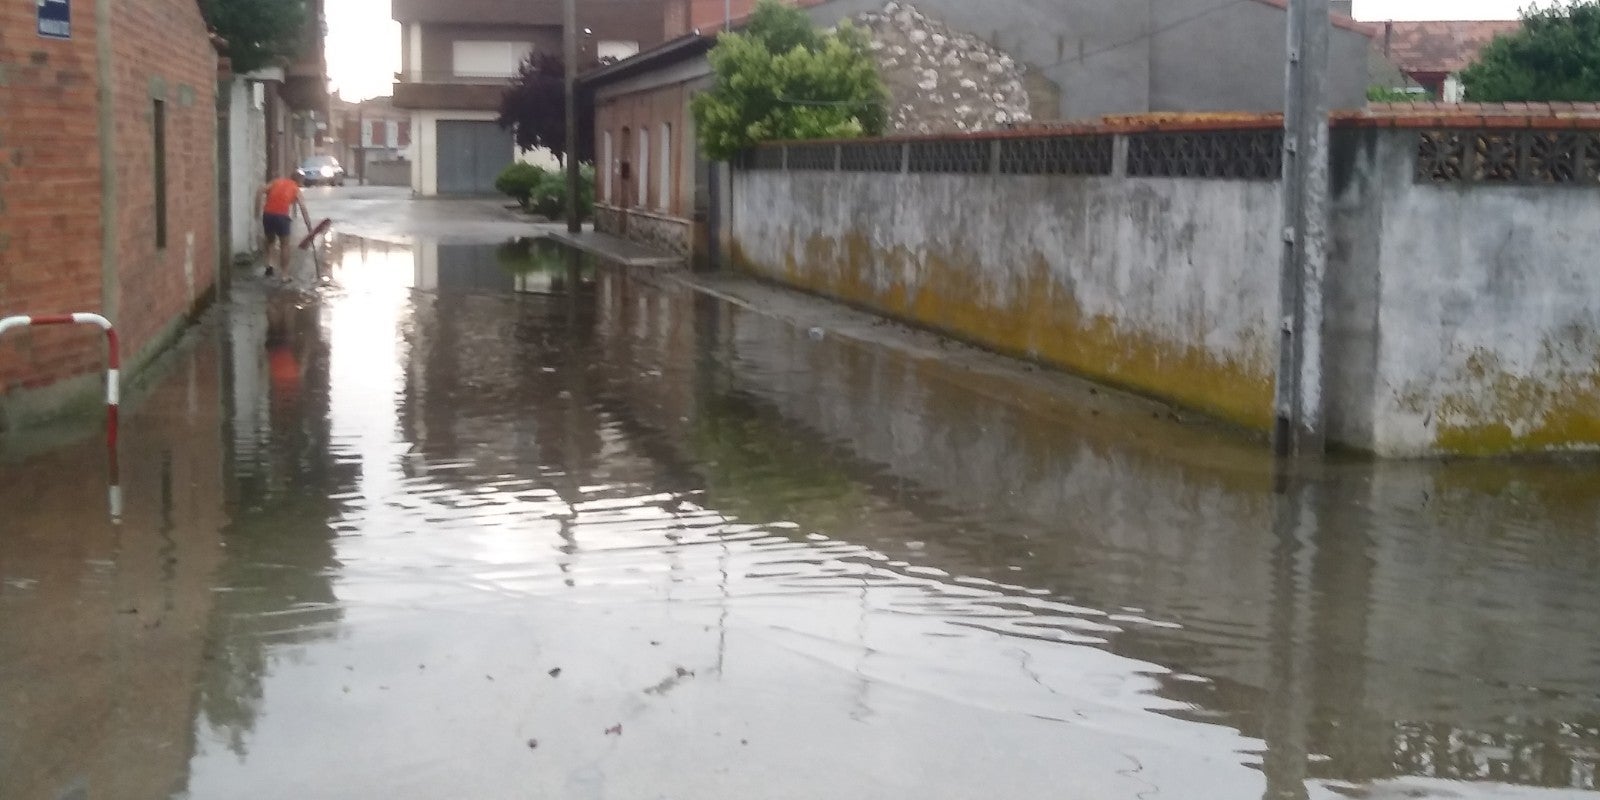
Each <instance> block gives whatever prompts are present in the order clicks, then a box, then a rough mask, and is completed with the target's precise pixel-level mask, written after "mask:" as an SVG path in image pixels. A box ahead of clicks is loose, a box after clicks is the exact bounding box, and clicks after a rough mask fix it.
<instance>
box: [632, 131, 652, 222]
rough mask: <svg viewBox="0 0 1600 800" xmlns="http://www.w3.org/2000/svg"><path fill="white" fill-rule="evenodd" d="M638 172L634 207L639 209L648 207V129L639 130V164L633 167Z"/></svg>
mask: <svg viewBox="0 0 1600 800" xmlns="http://www.w3.org/2000/svg"><path fill="white" fill-rule="evenodd" d="M635 169H637V170H638V171H639V196H638V197H637V198H635V202H634V205H636V206H638V207H639V208H649V207H650V129H649V128H646V127H643V126H641V127H640V128H639V164H638V166H637V167H635Z"/></svg>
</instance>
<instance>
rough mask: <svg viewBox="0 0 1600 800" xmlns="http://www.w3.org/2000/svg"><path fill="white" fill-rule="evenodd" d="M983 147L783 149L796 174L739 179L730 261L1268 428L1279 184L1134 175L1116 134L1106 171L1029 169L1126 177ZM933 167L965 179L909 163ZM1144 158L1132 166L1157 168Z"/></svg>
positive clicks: (763, 173)
mask: <svg viewBox="0 0 1600 800" xmlns="http://www.w3.org/2000/svg"><path fill="white" fill-rule="evenodd" d="M978 144H980V145H981V148H980V149H979V150H974V151H971V152H970V153H967V154H966V155H971V156H973V157H974V158H977V159H980V160H982V161H981V163H964V162H963V160H962V159H963V155H964V154H963V153H961V152H958V151H957V150H950V149H945V148H941V149H940V150H938V151H936V152H934V151H930V152H928V153H925V154H919V153H917V152H915V151H905V150H902V151H901V152H900V154H899V155H898V157H896V155H895V154H894V152H893V151H890V152H888V153H885V154H883V155H884V156H885V157H884V158H883V159H882V160H881V161H880V162H879V163H880V165H882V166H883V169H884V171H882V172H866V171H862V172H846V171H833V170H826V169H803V168H800V167H799V165H800V164H801V163H802V162H806V163H811V164H815V163H818V162H819V161H821V162H826V161H827V158H828V154H827V153H825V152H824V153H821V158H820V159H819V158H818V155H819V154H818V152H817V151H816V150H815V148H814V147H810V146H808V148H809V149H802V147H800V146H796V147H792V148H786V149H787V150H788V158H789V160H790V165H791V168H790V169H783V170H772V169H766V170H760V169H752V170H745V171H742V172H740V173H738V175H737V176H736V178H735V185H734V199H735V211H734V215H733V220H732V229H733V235H734V239H735V248H736V250H735V259H736V260H737V261H738V262H739V263H741V264H743V265H744V266H745V267H746V268H748V269H749V270H750V271H752V272H754V273H756V274H758V275H761V276H764V277H768V278H772V279H776V280H778V281H781V282H783V283H787V284H790V285H793V286H797V287H801V288H804V289H807V290H810V291H814V292H817V293H820V294H824V295H828V296H831V297H835V298H837V299H840V300H843V301H846V302H849V303H852V304H856V305H860V306H864V307H867V308H871V309H874V310H878V311H882V312H885V313H888V314H890V315H892V316H895V317H898V318H900V319H904V320H906V321H909V322H913V323H916V324H919V325H923V326H927V327H930V328H934V329H938V330H941V331H943V332H946V333H949V334H951V335H954V336H957V337H960V338H963V339H968V340H971V341H973V342H976V343H978V344H982V345H984V346H987V347H990V348H992V349H995V350H998V351H1000V352H1004V353H1008V354H1011V355H1017V356H1022V357H1026V358H1031V359H1036V360H1039V361H1042V362H1045V363H1049V364H1053V365H1056V366H1060V367H1064V368H1066V369H1069V370H1072V371H1074V372H1078V373H1081V374H1084V375H1087V376H1090V377H1093V378H1097V379H1099V380H1103V381H1105V382H1107V383H1111V384H1115V385H1118V386H1122V387H1126V388H1128V389H1131V390H1134V391H1138V392H1141V393H1145V394H1150V395H1154V396H1158V397H1162V398H1167V399H1170V400H1173V401H1176V402H1178V403H1181V404H1183V405H1186V406H1190V407H1193V408H1197V409H1201V410H1203V411H1207V412H1209V413H1211V414H1213V415H1215V416H1217V417H1220V418H1222V419H1226V420H1230V421H1233V422H1236V423H1239V424H1241V425H1246V426H1249V427H1251V428H1255V429H1260V430H1266V429H1268V428H1269V426H1270V424H1271V419H1272V396H1273V370H1274V366H1275V363H1276V361H1275V359H1276V350H1275V349H1274V348H1275V343H1276V332H1275V331H1276V328H1275V326H1274V319H1275V317H1276V313H1277V312H1276V309H1277V303H1278V298H1277V269H1278V258H1277V256H1278V250H1279V246H1280V245H1279V243H1278V242H1279V239H1278V233H1277V230H1278V223H1277V219H1278V216H1279V211H1278V207H1279V199H1278V190H1277V185H1276V184H1275V183H1274V182H1272V181H1270V180H1249V179H1238V180H1191V179H1183V178H1172V177H1141V178H1128V177H1124V176H1123V175H1124V174H1125V173H1126V172H1127V171H1128V169H1129V164H1128V161H1129V150H1130V148H1129V142H1128V141H1127V140H1126V139H1125V138H1122V137H1118V138H1117V140H1116V141H1115V142H1114V143H1113V146H1112V147H1111V148H1110V149H1109V150H1110V154H1111V159H1110V163H1104V162H1101V163H1090V162H1092V161H1093V160H1094V159H1093V157H1092V154H1091V155H1090V156H1087V157H1083V154H1082V153H1072V152H1067V150H1070V148H1065V149H1063V150H1062V151H1061V152H1057V153H1054V154H1052V153H1044V152H1041V153H1039V154H1037V163H1036V164H1035V165H1034V166H1036V167H1037V168H1038V171H1045V170H1059V171H1079V172H1101V171H1105V172H1111V173H1116V174H1107V175H1081V174H1001V173H1000V172H999V170H1000V168H1001V164H1000V163H999V159H1000V157H1001V155H1003V154H1001V153H1000V147H999V144H1000V142H999V140H994V141H992V142H991V141H980V142H978ZM915 146H917V145H905V147H907V148H911V147H915ZM824 147H826V146H824ZM894 147H895V148H897V149H898V148H900V147H901V146H900V145H894ZM1091 149H1093V148H1091ZM1269 150H1270V148H1269ZM839 157H840V156H839V155H837V154H836V155H835V156H834V158H835V159H838V158H839ZM1080 157H1083V158H1084V160H1082V161H1077V159H1078V158H1080ZM935 159H942V161H940V162H939V163H942V164H945V165H948V166H953V167H956V168H963V169H970V170H972V172H970V173H968V174H939V173H936V172H932V171H929V172H910V171H909V169H912V168H920V167H927V168H931V167H933V166H934V165H935V164H934V160H935ZM843 160H845V161H852V160H854V159H848V158H846V159H843ZM924 162H926V163H924ZM1172 163H1173V162H1172V160H1170V159H1169V160H1168V161H1167V166H1169V167H1170V166H1172ZM897 166H900V167H904V168H906V169H907V170H908V171H904V172H902V171H900V170H898V169H895V167H897ZM1018 166H1019V167H1020V166H1021V165H1018ZM1074 166H1077V167H1080V168H1079V169H1076V170H1074V169H1073V167H1074ZM1151 166H1153V165H1152V164H1150V163H1142V164H1135V165H1133V169H1134V170H1135V171H1145V172H1151V171H1159V170H1152V169H1150V167H1151ZM1167 171H1170V170H1167Z"/></svg>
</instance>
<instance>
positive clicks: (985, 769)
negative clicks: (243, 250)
mask: <svg viewBox="0 0 1600 800" xmlns="http://www.w3.org/2000/svg"><path fill="white" fill-rule="evenodd" d="M325 256H326V262H327V267H326V272H327V277H328V280H327V281H325V282H317V281H315V280H314V279H312V278H311V277H310V276H308V275H306V274H302V275H301V276H300V278H299V279H298V283H296V284H295V285H293V286H289V287H278V286H269V285H266V284H265V283H263V282H261V281H260V280H258V279H241V280H240V281H239V282H238V283H237V284H236V285H235V291H234V295H235V296H234V298H233V300H232V301H231V302H230V303H229V304H228V306H227V307H226V308H225V309H222V310H221V311H220V312H219V313H218V314H216V315H215V318H214V319H213V320H211V321H210V322H208V323H206V324H205V325H204V326H203V327H202V328H201V329H200V330H199V331H198V332H197V333H196V335H195V336H193V337H191V339H192V341H190V342H189V343H188V344H186V345H185V346H184V347H182V348H181V349H179V350H178V351H177V352H175V353H174V354H173V355H172V356H170V357H169V358H168V359H167V362H166V363H165V364H164V366H163V367H162V368H161V370H160V372H159V376H158V378H157V379H156V380H155V381H154V382H153V383H152V384H151V385H150V386H148V387H146V388H144V389H143V390H141V391H139V392H136V393H135V394H136V395H137V396H138V400H137V403H135V404H134V405H133V406H132V407H131V409H130V412H129V415H128V416H129V419H128V421H127V423H126V437H125V440H124V442H123V452H122V471H123V474H124V476H125V478H124V484H125V486H124V491H125V493H126V496H127V512H126V516H125V518H124V520H123V521H122V523H121V524H120V525H112V524H111V523H110V522H109V520H108V519H107V515H106V499H105V493H106V485H105V483H106V478H105V475H106V471H105V463H104V459H105V456H104V452H103V448H102V447H101V446H100V444H99V443H98V441H97V440H96V439H95V434H92V433H86V434H84V435H83V436H80V437H78V439H77V440H75V441H73V442H69V443H66V444H59V445H54V446H45V445H36V446H23V445H19V444H17V443H16V442H12V443H10V444H9V445H7V446H6V448H7V449H5V450H0V508H3V509H4V517H3V519H0V796H3V797H5V798H103V797H104V798H158V797H184V798H285V797H293V798H354V797H394V798H440V797H460V798H533V797H539V798H547V797H548V798H557V797H559V798H628V799H632V798H889V797H904V798H973V797H999V798H1043V797H1051V798H1089V799H1105V800H1122V799H1124V798H1126V799H1128V800H1132V799H1133V798H1155V797H1171V798H1224V799H1226V798H1341V797H1354V798H1402V797H1404V798H1489V797H1509V798H1534V799H1544V798H1548V799H1549V800H1555V798H1576V797H1591V796H1593V795H1592V794H1591V793H1592V792H1593V791H1594V790H1595V789H1596V788H1597V778H1596V774H1595V765H1596V762H1597V760H1600V634H1597V633H1596V620H1597V619H1600V537H1597V533H1596V525H1597V519H1600V517H1597V513H1600V469H1597V468H1596V467H1595V466H1594V465H1592V464H1581V463H1580V464H1570V463H1528V464H1504V463H1502V464H1452V465H1439V464H1399V465H1378V466H1374V465H1368V464H1360V463H1341V464H1334V465H1330V466H1329V467H1327V468H1326V469H1323V470H1319V471H1317V472H1316V474H1314V475H1310V476H1308V477H1306V478H1304V479H1297V480H1293V481H1288V482H1282V481H1279V480H1277V479H1276V478H1275V476H1274V474H1273V470H1272V466H1271V463H1270V462H1269V461H1268V460H1267V459H1266V458H1265V457H1264V453H1263V452H1262V450H1261V448H1260V447H1259V446H1257V445H1255V444H1251V443H1248V442H1242V441H1240V440H1238V439H1237V438H1235V437H1233V436H1232V435H1231V434H1228V433H1226V432H1221V431H1214V430H1209V429H1207V428H1205V427H1204V426H1195V425H1190V424H1180V423H1177V422H1174V421H1172V420H1170V419H1168V418H1167V414H1166V413H1165V412H1163V411H1161V410H1159V409H1158V410H1154V411H1152V409H1151V408H1150V407H1148V406H1146V405H1144V404H1142V403H1139V402H1134V401H1128V400H1126V399H1119V398H1114V397H1111V396H1109V393H1105V392H1094V391H1090V390H1088V389H1086V388H1084V387H1083V386H1081V385H1078V384H1076V383H1073V382H1071V381H1068V380H1066V379H1062V378H1059V377H1055V376H1049V375H1045V374H1043V373H1037V372H1031V371H1026V370H1010V369H1004V368H998V367H995V366H994V363H995V362H994V360H993V359H984V358H981V357H972V356H970V354H960V353H957V354H956V355H955V356H949V357H947V354H946V353H945V352H943V350H944V348H943V347H942V346H941V345H938V344H937V343H931V344H930V342H932V341H933V340H931V339H930V338H929V337H926V336H922V335H914V334H907V333H904V332H900V331H897V330H895V329H893V328H892V327H890V326H883V327H881V328H880V327H878V326H873V325H871V324H867V323H861V322H860V320H859V318H857V317H853V316H849V315H841V314H840V313H838V312H832V311H827V310H825V309H820V308H819V306H818V304H816V303H815V302H813V301H809V300H799V299H795V298H788V299H787V300H784V301H782V302H786V303H789V304H791V305H790V307H789V308H788V311H787V312H785V315H781V316H780V317H773V316H771V315H769V314H766V313H757V312H756V311H753V310H749V309H748V308H746V307H744V306H741V305H739V304H736V303H730V302H725V301H723V300H720V299H714V298H712V297H710V296H707V295H705V294H701V293H697V292H694V291H691V290H689V289H687V288H685V287H683V286H682V285H679V284H676V283H673V282H670V281H659V280H658V281H651V282H647V281H643V280H640V279H638V278H630V277H628V276H626V275H624V274H622V273H619V272H617V271H614V270H612V269H609V268H606V267H597V266H594V265H588V264H584V265H579V266H576V267H571V266H569V265H568V264H567V263H566V261H565V260H564V259H563V258H560V257H559V256H553V255H551V254H550V253H546V252H543V251H538V250H530V249H529V248H527V247H526V246H524V245H518V244H515V243H511V244H502V243H482V244H471V243H439V242H425V241H411V240H399V239H396V240H389V241H384V240H377V239H357V238H353V237H350V236H338V237H335V240H334V241H333V242H332V243H331V245H330V247H329V248H328V249H327V251H326V253H325ZM303 270H304V268H303ZM303 270H302V271H303ZM730 285H733V284H730ZM747 289H748V291H749V292H752V293H754V295H753V296H760V297H769V296H772V295H773V293H772V292H771V291H770V290H766V289H760V288H759V287H747ZM775 302H777V301H775ZM852 320H853V321H852ZM847 329H848V330H847ZM850 331H855V332H856V333H861V332H862V331H866V333H864V334H861V335H854V334H851V333H850ZM873 331H879V332H880V334H878V335H876V338H875V335H874V334H873V333H872V332H873ZM952 352H954V351H952Z"/></svg>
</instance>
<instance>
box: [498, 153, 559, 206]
mask: <svg viewBox="0 0 1600 800" xmlns="http://www.w3.org/2000/svg"><path fill="white" fill-rule="evenodd" d="M548 175H549V171H548V170H545V169H542V168H540V167H536V166H534V165H532V164H524V163H522V162H520V161H518V162H516V163H514V164H512V165H511V166H509V167H506V168H505V169H504V170H503V171H501V173H500V176H499V177H497V178H495V179H494V188H495V190H496V191H499V192H500V193H501V194H505V195H509V196H510V197H511V198H512V199H514V200H516V201H517V203H519V204H520V205H521V206H522V207H523V208H529V203H530V202H532V200H533V196H534V195H535V194H536V193H537V192H538V189H539V187H540V186H541V185H543V184H544V183H545V182H546V180H547V178H548Z"/></svg>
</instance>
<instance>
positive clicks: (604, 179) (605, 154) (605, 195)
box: [600, 131, 616, 203]
mask: <svg viewBox="0 0 1600 800" xmlns="http://www.w3.org/2000/svg"><path fill="white" fill-rule="evenodd" d="M614 169H616V165H615V164H613V163H612V160H611V131H606V132H605V133H603V134H601V135H600V199H601V200H603V201H605V202H607V203H609V202H611V171H612V170H614Z"/></svg>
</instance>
